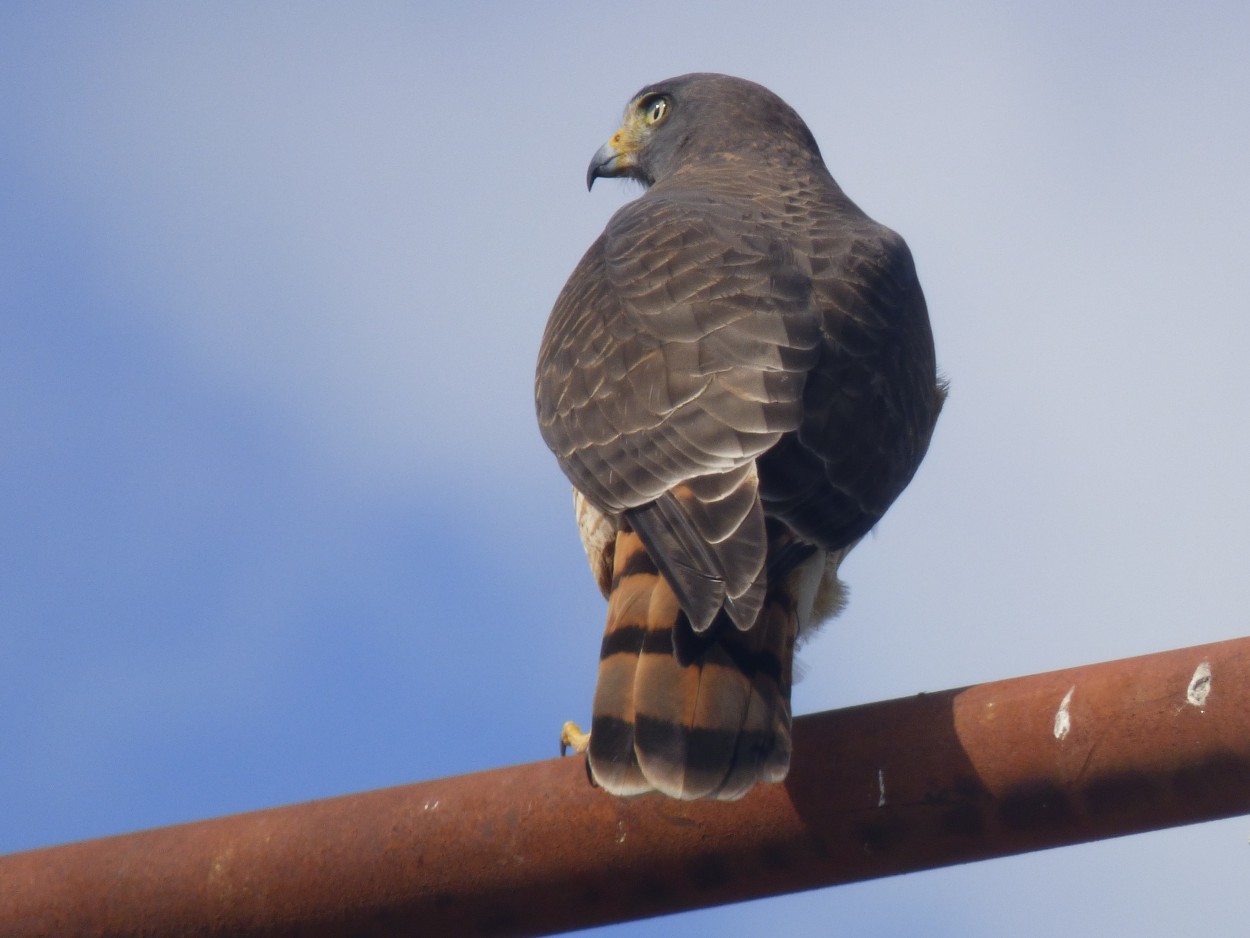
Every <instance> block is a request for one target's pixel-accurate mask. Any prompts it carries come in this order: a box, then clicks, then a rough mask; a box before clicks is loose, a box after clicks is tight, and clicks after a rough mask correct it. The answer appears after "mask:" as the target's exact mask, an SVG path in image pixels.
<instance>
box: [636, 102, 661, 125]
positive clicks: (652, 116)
mask: <svg viewBox="0 0 1250 938" xmlns="http://www.w3.org/2000/svg"><path fill="white" fill-rule="evenodd" d="M638 106H639V107H640V108H642V119H643V120H644V121H645V122H646V123H648V124H658V123H659V122H660V121H662V120H664V118H665V116H666V115H667V114H668V98H666V97H664V96H663V95H656V96H655V97H654V98H647V99H646V100H644V101H642V102H641V103H640V104H639V105H638Z"/></svg>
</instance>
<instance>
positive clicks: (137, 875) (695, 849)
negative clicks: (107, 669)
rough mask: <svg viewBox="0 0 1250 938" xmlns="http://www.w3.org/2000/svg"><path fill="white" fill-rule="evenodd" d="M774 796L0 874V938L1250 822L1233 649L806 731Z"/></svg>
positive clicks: (507, 916) (532, 783) (538, 782)
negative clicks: (1244, 817) (1224, 820)
mask: <svg viewBox="0 0 1250 938" xmlns="http://www.w3.org/2000/svg"><path fill="white" fill-rule="evenodd" d="M794 735H795V745H794V751H795V755H794V764H793V767H792V769H791V772H790V777H789V779H788V780H787V781H786V782H785V783H784V784H781V785H767V786H763V787H761V788H758V789H756V790H755V791H753V792H752V793H751V794H750V795H749V796H748V797H747V798H745V799H743V800H742V801H740V802H738V803H736V804H718V803H693V804H683V803H679V802H674V801H671V800H668V799H666V798H663V797H659V796H647V797H642V798H636V799H632V800H625V799H617V798H612V797H609V796H607V795H604V794H603V793H602V792H599V791H596V790H594V789H592V788H591V787H590V785H589V784H588V782H587V780H586V775H585V772H584V768H583V764H582V760H581V759H580V758H578V759H573V758H570V759H563V760H561V759H553V760H550V761H547V762H536V763H531V764H528V765H520V766H515V767H511V768H505V769H498V770H495V771H491V772H482V773H479V774H475V775H465V776H460V777H456V778H446V779H439V780H437V781H431V782H423V783H420V784H416V785H406V786H403V787H399V788H391V789H385V790H381V791H374V792H367V793H364V794H358V795H350V796H346V797H342V798H333V799H329V800H326V801H317V802H311V803H308V804H302V805H293V806H290V807H284V808H277V809H273V810H268V811H259V812H255V813H251V814H243V815H236V816H233V817H225V818H218V819H215V820H210V821H202V822H198V823H193V824H184V825H179V826H176V827H168V828H163V829H159V830H151V831H145V832H141V833H136V834H127V835H124V836H119V837H110V838H105V839H101V840H94V841H85V842H82V843H76V844H70V845H67V846H61V847H52V848H46V849H42V850H33V851H29V852H26V853H19V854H12V855H9V856H7V857H0V933H2V934H4V935H6V936H10V938H35V936H40V938H43V936H66V935H73V936H88V935H90V936H122V935H126V936H130V935H140V934H143V935H157V934H162V935H174V934H176V935H194V936H214V938H220V936H233V938H244V936H248V938H251V936H261V935H264V936H270V938H272V936H294V935H300V936H319V938H339V936H349V935H350V936H359V935H368V936H378V938H380V936H392V935H396V936H397V935H415V934H420V935H533V934H541V933H547V932H553V931H560V930H565V929H570V928H575V927H588V926H592V925H598V924H604V923H608V922H616V921H622V920H626V919H633V918H643V917H646V916H651V915H660V914H663V913H667V912H676V911H680V910H684V909H692V908H697V907H703V906H710V905H716V904H720V903H725V902H734V901H739V900H743V899H751V898H756V897H759V896H767V895H774V894H778V893H784V892H794V891H798V890H801V889H811V888H815V887H818V886H828V885H832V884H836V883H845V882H850V881H854V880H861V879H867V878H871V877H876V876H886V875H890V874H896V873H905V872H909V871H912V870H920V869H926V868H930V867H935V866H943V865H948V864H952V863H962V862H966V861H969V860H979V859H985V858H989V857H997V856H1003V855H1007V854H1013V853H1021V852H1024V851H1028V850H1036V849H1040V848H1044V847H1054V846H1059V845H1063V844H1072V843H1079V842H1082V841H1088V840H1094V839H1097V838H1102V837H1110V836H1116V835H1120V834H1129V833H1134V832H1138V831H1145V830H1152V829H1156V828H1162V827H1169V826H1174V825H1180V824H1190V823H1195V822H1198V821H1205V820H1211V819H1214V818H1220V817H1228V816H1231V815H1236V814H1243V813H1250V638H1242V639H1236V640H1233V641H1228V642H1220V643H1217V644H1212V645H1204V646H1198V647H1195V648H1186V649H1182V650H1178V651H1170V652H1165V653H1162V654H1157V655H1147V656H1144V657H1140V658H1130V659H1126V660H1122V661H1114V662H1109V663H1104V664H1096V665H1090V666H1087V667H1080V668H1073V669H1071V670H1066V671H1056V672H1052V673H1049V674H1040V675H1035V676H1032V677H1025V678H1018V679H1014V680H1007V681H998V682H994V683H990V684H982V685H978V686H975V687H969V688H965V689H960V690H950V691H943V692H941V693H933V694H921V695H919V696H916V697H909V698H906V699H901V700H892V701H887V702H884V703H877V704H871V705H867V706H862V707H854V708H851V709H847V710H838V711H831V712H828V713H820V714H814V715H812V716H807V717H802V718H800V719H798V720H796V721H795V728H794Z"/></svg>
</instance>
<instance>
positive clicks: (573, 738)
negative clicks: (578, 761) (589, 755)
mask: <svg viewBox="0 0 1250 938" xmlns="http://www.w3.org/2000/svg"><path fill="white" fill-rule="evenodd" d="M589 745H590V734H589V733H583V732H582V728H581V727H580V726H578V725H577V724H576V723H574V722H573V721H572V720H569V721H568V722H567V723H565V724H564V726H562V727H560V755H562V756H563V755H566V754H567V753H568V751H569V750H570V749H572V750H573V751H574V752H576V753H583V752H585V751H586V747H587V746H589Z"/></svg>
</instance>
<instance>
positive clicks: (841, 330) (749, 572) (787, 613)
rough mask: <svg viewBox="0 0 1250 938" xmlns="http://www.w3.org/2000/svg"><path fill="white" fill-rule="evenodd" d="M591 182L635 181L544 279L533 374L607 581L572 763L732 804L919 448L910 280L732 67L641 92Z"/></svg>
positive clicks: (916, 317) (761, 759)
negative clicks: (591, 682)
mask: <svg viewBox="0 0 1250 938" xmlns="http://www.w3.org/2000/svg"><path fill="white" fill-rule="evenodd" d="M598 176H630V177H633V178H635V179H638V180H640V181H642V182H643V183H644V185H646V186H648V189H647V192H646V193H645V194H644V195H643V196H642V197H641V198H639V199H637V200H636V201H634V202H632V203H630V204H628V205H626V206H625V207H623V208H622V209H621V210H620V211H618V212H617V213H616V215H615V216H613V218H612V220H611V221H610V222H609V223H608V226H607V228H606V229H605V231H604V233H603V235H601V236H600V238H599V239H598V240H597V241H596V242H595V243H594V244H593V245H592V246H591V248H590V250H589V251H588V252H587V253H586V255H585V257H583V258H582V261H581V263H580V264H579V265H578V266H577V268H576V269H575V270H574V272H573V274H572V276H571V277H570V278H569V282H568V283H567V284H566V286H565V288H564V290H563V292H562V293H561V294H560V297H559V299H558V300H557V301H556V304H555V308H554V309H553V311H552V314H551V319H550V321H549V322H548V324H547V330H546V333H545V334H544V336H543V344H542V349H541V352H540V354H539V361H538V372H537V379H536V401H537V409H538V417H539V424H540V427H541V429H542V433H543V437H544V439H545V440H546V441H547V444H548V445H549V446H550V447H551V448H552V450H553V451H554V452H555V454H556V456H557V458H558V460H559V462H560V465H561V467H562V468H563V469H564V471H565V473H566V474H567V475H568V477H569V479H570V481H572V483H573V487H574V490H575V495H576V504H577V516H578V525H579V529H580V531H581V534H582V540H583V543H584V545H585V546H586V550H587V554H588V556H589V558H590V561H591V567H592V570H593V571H594V573H595V577H596V580H597V582H598V583H599V586H600V588H601V589H602V590H603V592H604V594H605V595H606V596H607V597H608V625H607V631H606V634H605V636H604V641H603V649H602V652H601V656H600V667H599V682H598V688H597V690H596V693H595V701H594V710H593V722H592V726H591V735H590V742H589V752H588V756H589V760H590V768H591V772H592V774H593V776H594V778H595V780H596V781H597V782H598V783H599V784H600V785H602V786H603V787H604V788H606V789H607V790H608V791H610V792H613V793H615V794H635V793H639V792H643V791H649V790H652V789H656V790H659V791H662V792H665V793H666V794H669V795H671V796H673V797H678V798H700V797H717V798H723V799H732V798H737V797H740V796H741V795H742V794H744V793H745V792H746V791H747V790H748V789H749V788H750V787H751V785H752V784H754V783H755V782H756V781H777V780H779V779H781V778H784V777H785V774H786V770H787V767H788V765H789V757H790V704H789V697H790V682H791V669H792V658H793V648H794V644H795V642H796V640H797V638H798V637H799V636H800V635H801V634H802V633H803V632H804V631H805V630H807V629H809V628H810V627H812V626H813V625H814V624H816V623H818V622H819V620H820V619H822V618H824V617H826V616H828V615H831V614H833V613H835V612H836V611H837V609H838V608H839V607H840V605H841V584H840V583H839V581H838V579H837V568H838V565H839V563H840V562H841V560H842V558H843V557H845V555H846V553H847V552H848V551H849V550H850V549H851V547H853V546H854V544H855V543H856V542H857V541H858V540H859V539H860V538H861V537H862V536H863V535H864V534H865V533H867V532H868V531H869V530H870V529H871V528H872V526H873V525H874V524H876V522H877V521H878V520H879V519H880V517H881V515H882V514H884V512H885V510H886V509H887V508H888V507H889V505H890V503H891V502H893V500H894V499H895V498H896V497H897V496H898V494H899V493H900V492H901V491H902V490H903V488H904V487H905V486H906V485H907V483H908V482H909V481H910V479H911V477H912V475H913V473H914V472H915V471H916V468H917V467H918V466H919V463H920V460H921V459H922V458H923V456H924V453H925V451H926V449H927V447H928V443H929V438H930V435H931V434H932V431H933V425H934V423H935V421H936V420H937V415H938V411H939V410H940V408H941V403H942V399H943V396H944V388H943V386H942V384H941V383H940V381H939V380H938V377H937V373H936V366H935V363H934V353H933V340H932V336H931V334H930V330H929V322H928V315H927V312H926V309H925V304H924V297H923V295H922V293H921V291H920V286H919V283H918V281H917V279H916V274H915V269H914V266H913V264H912V261H911V255H910V253H909V252H908V250H907V247H906V245H905V244H904V243H903V241H902V239H901V238H899V237H898V236H897V235H896V234H894V233H893V232H892V231H890V230H889V229H887V228H884V227H882V226H881V225H878V224H877V223H876V222H874V221H872V220H871V219H869V218H868V217H867V216H866V215H864V214H863V213H862V212H861V211H860V210H859V209H858V208H857V207H856V206H855V205H854V204H853V203H852V202H851V201H850V200H849V199H847V198H846V196H845V195H844V194H843V193H842V191H841V189H840V188H839V187H838V185H837V184H836V183H835V182H834V181H833V179H832V177H830V175H829V173H828V171H827V170H826V169H825V167H824V163H823V162H822V160H821V157H820V152H819V150H818V148H817V146H816V143H815V140H814V139H813V138H812V136H811V133H810V132H809V131H808V129H807V127H806V125H804V123H803V122H802V120H801V119H800V118H799V117H798V115H797V114H795V113H794V111H792V110H791V109H790V108H789V107H788V106H787V105H786V104H785V103H784V102H782V101H781V100H780V99H779V98H777V97H776V96H775V95H773V94H772V93H771V92H769V91H767V90H766V89H764V88H761V87H760V86H758V85H754V84H752V83H750V82H745V81H742V80H740V79H735V78H729V77H727V76H723V75H703V74H696V75H686V76H682V77H680V78H676V79H671V80H669V81H666V82H660V83H658V84H656V85H652V86H649V87H648V88H645V89H643V91H641V92H640V93H639V94H638V95H637V96H636V97H635V98H634V100H633V101H632V102H631V103H630V105H629V107H628V108H627V109H626V116H625V122H624V125H623V126H622V128H621V130H619V131H618V132H617V134H616V135H615V136H614V137H613V138H612V140H611V141H610V142H609V143H608V144H606V145H605V146H604V147H603V148H602V149H601V150H600V151H599V152H598V153H597V154H596V155H595V159H594V161H593V162H592V163H591V168H590V172H589V173H588V177H587V179H588V183H593V181H594V179H595V178H596V177H598Z"/></svg>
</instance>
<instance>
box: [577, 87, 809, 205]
mask: <svg viewBox="0 0 1250 938" xmlns="http://www.w3.org/2000/svg"><path fill="white" fill-rule="evenodd" d="M747 150H750V151H761V150H768V151H771V152H773V153H776V154H785V153H790V154H792V155H796V156H798V157H801V158H803V159H805V160H806V159H811V158H814V159H815V160H816V161H819V160H820V150H819V148H818V147H817V146H816V140H815V138H813V137H812V134H811V131H810V130H808V129H807V125H806V124H804V123H803V120H802V118H800V117H799V115H798V114H797V113H795V111H794V110H793V109H792V108H791V107H790V106H789V105H788V104H786V103H785V102H784V101H782V100H781V98H779V97H777V96H776V95H775V94H773V93H772V92H771V91H769V90H768V89H767V88H764V87H763V86H761V85H757V84H755V83H754V82H750V81H746V80H744V79H741V78H733V77H731V76H729V75H716V74H711V73H705V72H696V73H693V74H690V75H681V76H679V77H677V78H670V79H667V80H665V81H661V82H656V83H655V84H653V85H648V86H647V87H646V88H643V89H642V90H641V91H640V92H638V94H636V95H634V97H633V100H631V101H630V102H629V105H628V106H627V107H626V108H625V117H624V119H623V120H622V121H621V126H620V128H619V129H618V130H617V131H616V133H614V134H613V135H612V137H611V139H610V140H608V142H607V143H605V144H604V145H603V146H601V147H600V148H599V150H598V151H597V152H596V153H595V155H594V157H593V158H592V159H591V161H590V167H589V169H587V170H586V188H587V189H589V188H591V187H592V186H593V185H594V183H595V180H596V179H601V178H613V177H624V178H627V179H634V180H637V181H638V182H641V183H642V184H643V185H644V186H651V185H653V184H654V183H655V182H656V181H657V180H659V179H662V178H664V177H665V176H666V175H668V174H669V173H671V172H674V171H676V170H677V169H679V168H681V167H682V166H685V165H688V164H690V163H692V162H697V161H699V160H705V159H711V158H714V157H716V156H724V155H726V154H733V153H737V152H743V151H747Z"/></svg>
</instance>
